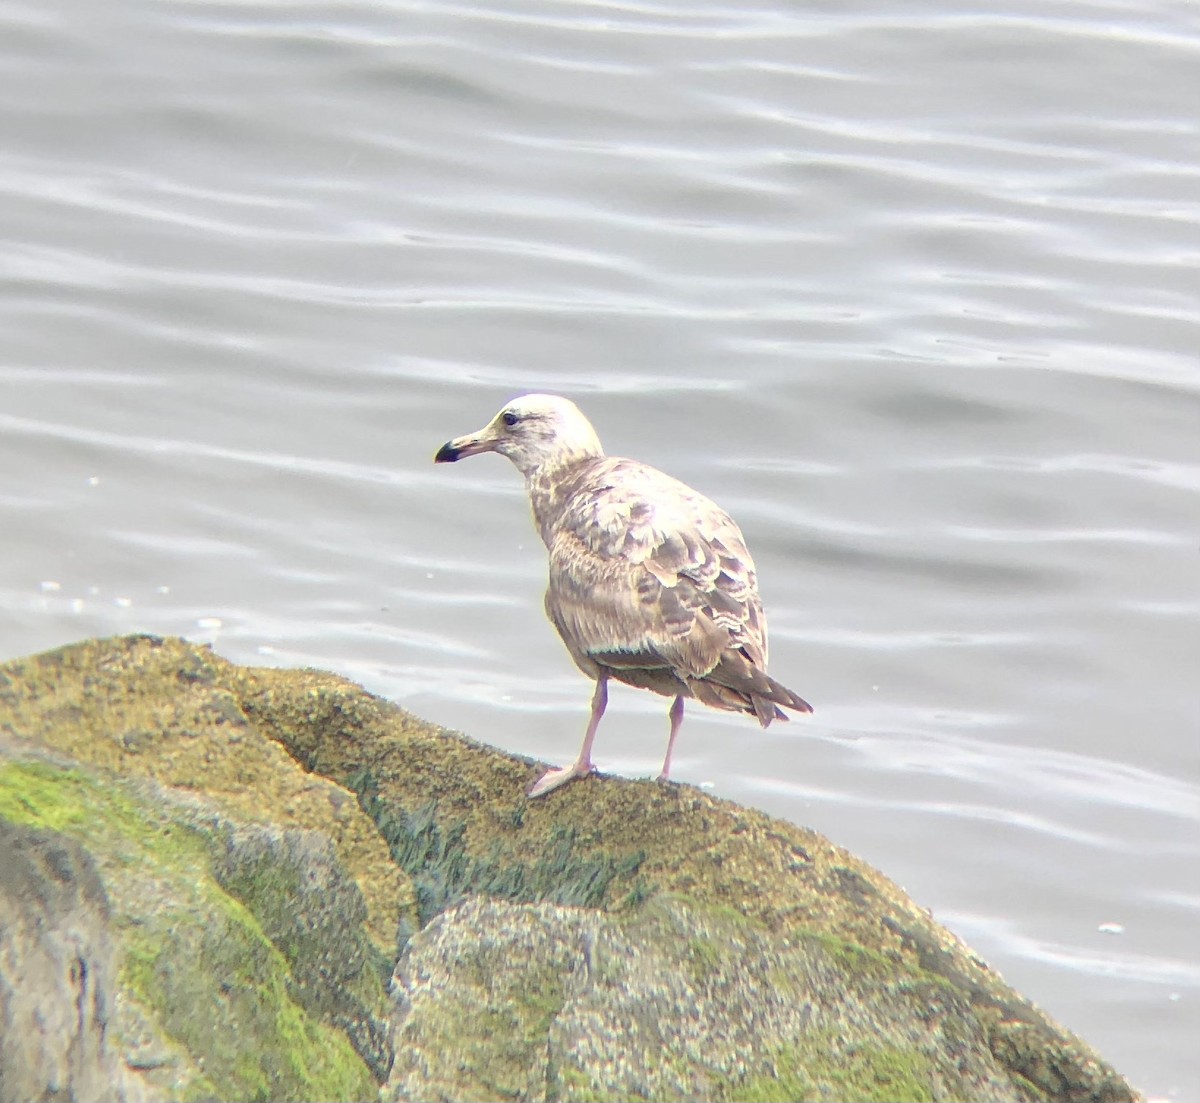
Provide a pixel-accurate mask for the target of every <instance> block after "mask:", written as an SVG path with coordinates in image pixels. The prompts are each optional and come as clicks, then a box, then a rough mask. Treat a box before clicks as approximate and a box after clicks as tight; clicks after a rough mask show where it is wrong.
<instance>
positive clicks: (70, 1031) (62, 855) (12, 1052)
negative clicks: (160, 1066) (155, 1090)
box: [0, 819, 140, 1103]
mask: <svg viewBox="0 0 1200 1103" xmlns="http://www.w3.org/2000/svg"><path fill="white" fill-rule="evenodd" d="M109 921H110V914H109V906H108V897H107V895H106V894H105V891H104V885H103V883H102V881H101V878H100V875H99V873H98V872H97V870H96V866H95V863H94V862H93V861H92V859H91V857H90V856H89V855H88V853H87V852H86V851H85V850H84V848H83V847H82V846H81V845H80V844H79V843H77V842H75V841H74V840H73V839H71V838H69V837H67V836H64V835H61V834H59V833H58V832H56V831H47V830H39V829H36V828H28V827H23V826H21V825H19V824H15V823H11V822H10V821H8V820H5V819H0V1024H2V1026H3V1030H2V1032H0V1103H21V1101H24V1103H35V1101H36V1103H41V1101H43V1100H47V1101H48V1100H56V1099H63V1098H80V1099H111V1100H119V1101H123V1100H126V1099H130V1098H139V1097H140V1092H139V1091H138V1090H137V1088H136V1086H134V1085H132V1084H131V1078H130V1077H128V1076H127V1075H126V1074H125V1070H124V1068H123V1067H122V1065H121V1062H120V1059H119V1057H118V1055H117V1053H116V1052H115V1050H114V1048H113V1046H112V1044H111V1038H110V1036H109V1020H110V1017H111V1015H112V1007H113V1000H114V997H115V994H116V990H115V989H116V986H115V972H116V970H115V968H114V959H113V939H112V932H111V929H110V925H109ZM131 1087H132V1088H133V1090H132V1091H131V1090H130V1089H131Z"/></svg>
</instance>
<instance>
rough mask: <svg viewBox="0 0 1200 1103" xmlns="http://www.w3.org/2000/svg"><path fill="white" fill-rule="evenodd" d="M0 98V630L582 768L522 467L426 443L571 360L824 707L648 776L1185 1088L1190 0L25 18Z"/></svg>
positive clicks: (484, 414)
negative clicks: (207, 672) (737, 558)
mask: <svg viewBox="0 0 1200 1103" xmlns="http://www.w3.org/2000/svg"><path fill="white" fill-rule="evenodd" d="M0 93H2V94H0V240H2V243H3V244H2V248H0V280H2V281H3V294H2V295H0V350H2V351H0V395H2V396H3V397H2V399H0V518H2V524H3V533H4V542H3V555H2V556H0V610H2V612H3V617H2V618H0V655H2V656H3V657H11V656H16V655H21V654H26V653H29V652H32V651H35V650H39V649H43V648H49V647H53V646H56V645H59V644H63V643H67V642H69V641H72V640H76V639H79V638H81V637H85V636H92V635H107V634H113V633H119V632H131V631H151V632H158V633H179V634H183V635H187V636H189V637H190V638H193V639H199V640H207V641H211V642H212V643H213V644H214V645H215V647H216V649H217V650H218V651H219V652H220V653H221V654H223V655H226V656H228V657H230V658H232V659H235V660H237V661H240V662H254V663H264V664H272V665H274V664H278V665H286V666H293V665H300V664H311V665H315V666H319V667H323V668H328V669H330V670H334V671H339V672H341V673H343V674H345V675H347V676H349V677H351V678H354V679H357V680H360V681H362V682H364V683H365V684H366V685H367V686H368V687H370V688H371V689H372V690H374V691H377V692H379V693H382V694H385V695H387V696H388V697H391V698H393V699H395V700H396V701H398V702H400V703H401V704H403V705H405V706H407V707H408V708H411V709H413V710H415V711H416V712H418V713H420V714H421V715H423V716H426V717H428V718H430V719H432V720H435V721H438V722H440V723H443V724H446V725H449V726H451V727H456V728H461V729H463V730H465V731H467V732H469V733H471V734H473V735H476V736H477V737H479V738H482V739H485V740H487V741H489V742H492V743H495V744H497V745H499V746H502V747H505V748H507V749H509V750H512V751H518V752H522V753H525V754H530V755H536V756H538V757H540V758H542V759H544V760H548V761H552V762H557V763H565V762H567V761H569V760H570V759H571V758H572V757H573V756H574V754H575V752H576V750H577V747H578V741H579V738H580V735H581V733H582V728H583V722H584V719H585V716H586V711H587V702H588V697H589V693H590V689H589V686H588V683H587V682H586V681H585V680H584V679H583V678H582V677H580V676H579V674H578V673H577V672H576V671H575V670H574V668H573V666H572V665H571V663H570V661H569V659H568V658H567V655H566V653H565V651H564V650H563V649H562V647H561V645H560V644H559V642H558V640H557V639H556V638H555V636H554V634H553V631H552V629H551V628H550V627H549V625H548V624H547V623H546V622H545V621H544V619H543V616H542V613H541V590H542V586H543V579H544V570H545V567H544V553H543V550H542V548H541V546H540V544H539V543H538V541H537V538H536V536H535V535H534V533H533V530H532V528H531V526H530V523H529V519H528V516H527V508H526V505H525V502H524V497H523V492H522V490H521V487H520V480H519V477H518V476H517V475H516V473H515V471H513V470H512V469H511V468H510V467H509V466H508V465H507V464H506V463H505V462H504V461H503V460H501V459H499V458H498V457H495V456H485V457H481V458H478V459H473V460H471V461H469V462H467V463H463V464H460V465H458V466H456V467H450V468H447V467H438V468H435V467H433V466H432V464H431V458H432V455H433V452H434V450H435V449H436V448H437V446H438V445H439V444H441V443H442V442H443V441H444V440H446V439H447V438H448V437H451V436H454V435H458V434H460V433H463V432H466V431H469V430H471V429H474V428H477V427H478V426H480V425H482V424H483V423H484V421H485V420H487V419H488V418H489V417H490V416H491V415H492V413H493V412H494V411H495V409H496V408H497V407H498V406H499V405H500V404H501V403H502V402H503V401H505V400H506V399H507V398H509V397H511V396H512V395H514V394H517V393H521V392H524V391H530V390H549V391H555V392H561V393H566V394H569V395H570V396H572V397H573V398H575V399H576V400H577V401H579V402H580V404H581V405H582V406H583V408H584V409H585V411H586V412H587V413H588V414H589V416H591V418H592V419H593V421H594V422H595V424H596V426H597V428H598V430H599V432H600V434H601V436H602V438H603V439H604V441H605V443H606V445H607V447H608V449H609V451H610V452H612V453H616V454H626V455H634V456H636V457H637V458H639V459H643V460H646V461H648V462H651V463H654V464H656V465H658V466H660V467H662V468H664V469H666V470H667V471H669V472H671V473H672V474H674V475H676V476H678V477H680V478H683V479H684V480H686V481H687V482H689V483H691V484H692V485H694V486H696V487H697V488H699V489H701V490H703V491H704V492H706V493H707V494H709V495H710V496H711V497H713V498H715V499H716V500H717V501H718V502H720V503H721V504H722V505H724V506H725V507H726V508H727V509H728V510H729V511H730V512H731V513H732V514H733V515H734V516H735V517H737V518H738V520H739V521H740V523H741V525H742V528H743V529H744V531H745V533H746V535H747V538H748V540H749V542H750V546H751V548H752V549H753V551H754V553H755V557H756V559H757V561H758V567H759V575H760V582H761V587H762V591H763V595H764V598H765V601H766V604H767V610H768V613H769V617H770V624H771V644H772V656H771V669H772V673H773V674H775V675H776V676H777V677H779V678H780V679H781V680H783V681H785V682H786V683H787V684H788V685H790V686H792V687H793V688H794V689H796V690H797V691H798V692H800V693H801V694H803V695H804V696H805V697H807V698H808V699H810V700H811V701H812V702H813V704H814V705H815V706H816V713H815V715H814V716H813V717H811V718H797V719H796V720H795V721H793V722H792V723H790V724H776V725H774V726H772V727H771V728H770V729H769V730H767V731H761V730H759V729H758V728H757V727H756V726H755V725H754V724H753V723H752V722H751V721H749V720H747V719H745V718H743V717H736V716H731V715H727V714H718V713H713V712H707V711H704V710H701V709H699V708H697V707H695V706H693V707H692V708H691V710H690V713H689V719H688V721H687V723H686V724H685V726H684V729H683V733H682V736H681V739H680V744H679V747H678V750H677V756H676V767H675V771H674V773H675V776H676V777H677V778H678V780H680V781H683V782H688V783H692V784H702V785H705V786H707V787H710V788H711V790H712V791H714V792H715V793H717V794H719V795H721V796H725V797H729V798H732V799H735V800H739V801H743V802H746V803H748V804H752V805H755V806H758V807H761V808H764V809H767V810H768V811H770V812H772V813H775V814H777V815H780V816H783V817H786V818H788V819H790V820H793V821H795V822H798V823H801V824H805V825H809V826H811V827H814V828H816V829H818V830H820V831H822V832H825V833H826V834H828V835H829V836H830V837H831V838H833V839H834V840H835V841H837V842H839V843H841V844H843V845H845V846H847V847H849V848H851V849H852V850H855V851H856V852H858V853H859V854H861V855H863V856H864V857H865V858H866V859H868V860H869V861H871V862H873V863H874V864H876V865H877V866H878V867H879V868H880V869H882V870H883V871H885V872H886V873H887V874H889V875H890V876H891V877H893V878H895V879H896V880H897V881H898V882H900V883H901V884H903V885H904V886H905V887H906V888H907V889H908V890H909V891H910V892H911V893H912V895H913V896H914V897H915V898H916V899H917V900H919V901H920V902H921V903H923V904H924V905H926V906H928V907H930V908H931V909H932V910H933V912H934V914H935V915H936V916H937V918H938V919H940V920H942V921H943V922H945V923H946V924H948V925H949V926H950V927H952V928H953V929H954V930H956V931H958V932H959V933H960V934H962V935H963V936H964V937H965V938H966V939H967V940H968V941H969V942H970V943H971V944H972V945H973V946H974V947H975V948H976V949H977V950H978V951H979V952H980V953H981V954H982V955H983V956H984V957H985V958H986V959H987V960H988V961H989V962H990V963H991V964H992V965H993V966H994V967H995V968H996V969H998V970H999V971H1000V972H1001V973H1002V974H1003V975H1004V976H1005V977H1006V979H1007V980H1009V981H1010V982H1011V983H1012V984H1014V985H1015V986H1016V987H1018V988H1019V989H1021V990H1022V991H1023V992H1025V993H1026V994H1028V995H1029V996H1030V997H1031V998H1033V999H1034V1000H1036V1001H1037V1002H1038V1003H1040V1004H1041V1005H1042V1006H1043V1007H1045V1008H1046V1009H1047V1010H1048V1011H1049V1012H1050V1013H1052V1014H1053V1015H1055V1016H1056V1017H1057V1018H1059V1019H1060V1020H1061V1021H1062V1022H1064V1023H1065V1024H1066V1025H1067V1026H1069V1027H1071V1028H1072V1029H1074V1030H1076V1031H1078V1032H1079V1033H1080V1034H1082V1035H1083V1036H1084V1037H1085V1038H1086V1039H1087V1040H1088V1041H1090V1042H1091V1043H1093V1044H1094V1045H1095V1046H1096V1047H1097V1048H1098V1049H1100V1050H1101V1052H1102V1053H1103V1054H1104V1055H1105V1056H1106V1057H1108V1058H1109V1059H1110V1060H1112V1061H1113V1062H1114V1063H1115V1064H1116V1065H1117V1066H1118V1067H1119V1068H1120V1069H1121V1070H1122V1071H1123V1072H1125V1073H1126V1074H1127V1075H1128V1076H1130V1077H1131V1078H1132V1079H1133V1080H1134V1082H1135V1083H1137V1084H1138V1085H1139V1086H1140V1087H1141V1088H1142V1089H1143V1090H1145V1091H1146V1092H1147V1093H1148V1094H1149V1095H1150V1096H1152V1097H1155V1098H1160V1099H1178V1100H1198V1099H1200V1057H1198V1055H1197V1050H1198V1047H1197V1045H1196V1041H1195V1039H1196V1037H1197V1036H1200V1033H1198V1030H1200V1021H1198V1016H1197V1001H1198V999H1200V953H1198V951H1197V945H1198V942H1200V940H1198V938H1197V935H1198V933H1200V932H1198V920H1200V860H1198V859H1200V739H1198V736H1200V694H1198V692H1197V674H1196V671H1197V665H1198V662H1197V657H1198V655H1200V628H1198V625H1200V531H1198V527H1200V526H1198V520H1200V509H1198V507H1200V356H1198V350H1200V111H1198V109H1197V103H1200V23H1198V21H1197V17H1196V8H1195V6H1194V5H1193V4H1188V3H1182V2H1180V3H1159V4H1154V3H1139V4H1122V3H1061V2H1060V3H1043V2H1038V3H1034V2H1032V0H1013V2H1011V3H1008V4H1006V5H1005V6H1003V7H1002V8H990V9H979V8H974V7H971V6H968V7H967V8H966V9H960V8H957V7H953V6H949V5H945V4H942V3H937V2H934V0H929V2H925V3H913V4H910V5H907V6H904V7H902V8H901V7H896V6H890V5H885V4H872V3H863V4H855V5H840V4H839V5H811V6H796V5H783V4H777V5H762V4H754V3H751V4H744V3H739V4H736V5H733V4H729V5H728V6H725V5H722V4H715V3H705V2H704V0H700V2H699V3H696V4H691V5H688V6H687V7H686V10H683V9H681V8H680V6H678V5H675V4H666V3H656V2H647V3H635V4H625V5H621V4H602V3H588V2H586V0H570V2H563V0H543V2H536V0H533V2H525V3H520V4H513V5H511V6H506V5H502V4H498V3H494V4H491V5H489V4H487V3H483V4H479V3H470V2H463V3H461V4H456V3H439V2H433V3H413V4H407V5H405V4H394V3H380V2H378V0H373V2H371V3H366V2H360V3H359V2H343V3H333V2H331V0H313V2H312V3H310V4H306V5H280V4H270V3H265V2H258V3H255V2H238V3H234V2H232V0H230V2H226V3H220V2H212V0H194V2H185V0H153V2H152V0H109V2H106V3H104V4H94V3H83V2H71V0H36V2H34V0H27V2H20V0H17V2H6V3H3V4H0ZM666 703H667V702H666V701H664V700H663V699H660V698H657V697H653V696H652V695H649V694H644V693H643V694H639V693H637V692H636V691H633V690H624V689H620V688H618V689H615V690H614V692H613V696H612V702H611V704H610V709H609V715H608V717H607V718H606V722H605V724H604V725H603V727H602V728H601V731H600V737H599V739H598V741H597V748H596V754H597V760H598V762H599V763H600V765H601V767H602V768H603V769H606V770H609V771H613V772H618V773H621V774H626V775H631V776H644V775H648V774H653V773H655V772H656V771H657V769H658V765H659V762H660V759H661V755H662V751H663V746H664V740H665V735H666V718H665V709H664V706H665V704H666Z"/></svg>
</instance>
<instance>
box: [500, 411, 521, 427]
mask: <svg viewBox="0 0 1200 1103" xmlns="http://www.w3.org/2000/svg"><path fill="white" fill-rule="evenodd" d="M501 420H502V421H503V422H504V424H505V425H507V426H508V427H509V428H510V429H511V428H512V427H513V426H514V425H516V423H517V422H518V421H520V420H521V419H520V418H519V417H517V415H516V414H514V413H513V412H512V410H505V411H504V416H503V418H501Z"/></svg>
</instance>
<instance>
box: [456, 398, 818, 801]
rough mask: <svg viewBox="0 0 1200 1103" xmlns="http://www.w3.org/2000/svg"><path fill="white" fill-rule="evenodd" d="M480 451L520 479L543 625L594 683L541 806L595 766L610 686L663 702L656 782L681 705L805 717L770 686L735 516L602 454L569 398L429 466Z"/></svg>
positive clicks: (534, 791)
mask: <svg viewBox="0 0 1200 1103" xmlns="http://www.w3.org/2000/svg"><path fill="white" fill-rule="evenodd" d="M480 452H499V453H500V455H502V456H507V457H508V458H509V459H510V460H512V462H513V463H514V464H515V465H516V467H517V469H518V470H519V471H520V472H521V474H522V475H524V476H525V489H526V490H527V491H528V492H529V504H530V506H531V507H532V508H533V520H534V523H535V524H536V525H537V528H538V532H539V533H540V534H541V537H542V542H543V543H544V544H545V545H546V548H547V550H548V551H549V553H550V581H549V585H548V586H547V588H546V615H547V616H548V617H549V618H550V620H551V621H552V622H553V624H554V627H555V628H557V629H558V634H559V635H560V636H562V639H563V643H565V644H566V645H567V650H568V651H570V653H571V658H573V659H574V660H575V663H576V665H577V666H578V667H579V669H580V670H582V671H583V672H584V674H586V675H587V676H588V677H589V678H591V679H593V680H594V681H595V683H596V692H595V694H594V695H593V697H592V715H591V719H590V720H589V721H588V726H587V731H586V733H585V734H584V737H583V747H582V748H581V749H580V752H579V757H578V758H577V759H576V760H575V762H574V764H573V765H571V766H567V767H566V768H565V769H561V770H549V771H547V772H546V773H545V774H544V775H543V776H542V777H541V778H540V779H539V780H538V781H537V782H536V783H535V784H534V786H533V788H531V789H530V790H529V795H530V796H531V797H540V796H542V795H543V794H544V793H548V792H550V790H552V789H556V788H557V787H558V786H560V785H562V784H563V783H564V782H567V781H570V780H571V779H572V778H576V777H586V776H587V775H588V774H590V773H591V772H592V770H593V769H594V768H595V767H594V766H593V765H592V740H593V739H594V738H595V736H596V728H597V727H598V726H599V724H600V717H601V716H603V715H604V707H605V705H606V704H607V703H608V680H609V678H616V679H617V681H619V682H625V683H626V684H627V685H631V686H638V687H640V688H642V689H651V690H653V691H654V692H655V693H661V694H663V695H665V696H667V697H673V698H674V701H673V702H672V704H671V708H670V712H669V716H670V720H671V734H670V736H669V737H668V739H667V754H666V757H665V758H664V759H663V766H662V773H661V774H659V780H660V781H666V780H667V778H668V776H669V774H670V770H671V752H672V750H674V748H675V737H676V736H677V735H678V734H679V726H680V724H681V723H682V722H683V701H684V698H685V697H695V698H696V699H697V700H699V701H702V702H703V703H704V704H706V705H711V706H712V707H713V708H718V709H726V710H728V711H730V712H747V713H750V714H751V715H753V716H755V717H757V718H758V722H759V723H760V724H762V726H763V727H764V728H765V727H766V726H767V725H768V724H770V723H771V721H772V720H786V719H787V715H786V714H785V713H784V712H783V711H782V710H781V709H780V708H779V706H780V705H783V706H784V707H785V708H790V709H795V710H797V711H798V712H812V707H811V706H810V705H809V704H808V702H807V701H805V700H803V699H802V698H800V697H797V696H796V694H794V693H793V692H792V691H791V690H790V689H787V688H785V687H784V686H782V685H780V684H779V683H778V682H777V681H775V679H773V678H769V677H768V676H767V619H766V616H765V615H764V614H763V607H762V601H761V600H760V599H759V596H758V582H757V579H756V577H755V573H754V562H753V561H752V560H751V558H750V553H749V551H747V550H746V542H745V540H744V539H743V538H742V533H741V530H740V529H739V528H738V527H737V525H736V524H735V523H734V521H733V519H732V518H731V517H730V516H729V514H728V513H726V512H725V511H724V510H723V509H721V508H720V507H719V506H717V505H715V504H714V503H713V502H711V501H709V500H708V499H707V498H706V497H704V495H703V494H700V493H698V492H697V491H695V490H693V489H692V488H691V487H690V486H685V485H684V484H683V483H681V482H680V481H679V480H678V479H673V478H671V476H670V475H664V474H663V473H662V472H661V471H658V470H657V469H655V468H653V467H648V466H647V465H646V464H644V463H638V462H637V461H636V460H626V459H621V458H619V457H617V456H605V454H604V450H603V449H602V448H601V447H600V439H599V438H598V437H597V436H596V431H595V430H594V429H593V428H592V426H591V423H590V422H589V421H588V420H587V418H585V417H584V416H583V414H582V413H581V412H580V411H579V408H578V407H577V406H576V405H575V404H574V403H573V402H570V401H568V400H567V399H565V398H560V397H559V396H558V395H549V394H528V395H524V396H522V397H521V398H514V399H513V400H512V401H511V402H510V403H509V404H508V405H507V406H505V407H504V409H502V410H501V411H500V412H499V413H498V414H497V415H496V416H495V417H494V418H492V420H491V421H490V422H489V423H488V424H487V425H486V426H484V428H482V429H480V430H479V432H477V433H470V434H468V435H467V436H465V437H455V438H454V440H451V441H447V442H446V443H445V444H443V445H442V447H441V448H440V449H438V453H437V455H436V456H434V458H433V459H434V463H454V462H455V461H456V460H461V459H463V458H464V457H466V456H475V455H478V454H479V453H480Z"/></svg>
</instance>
